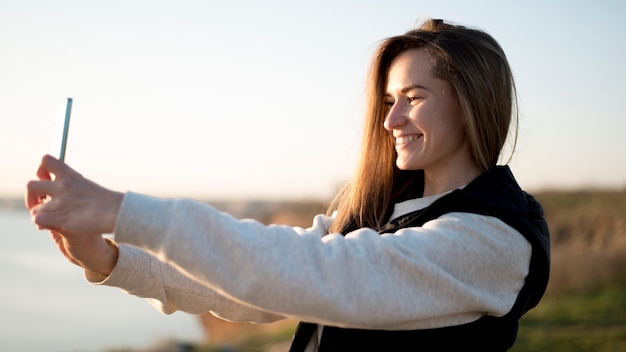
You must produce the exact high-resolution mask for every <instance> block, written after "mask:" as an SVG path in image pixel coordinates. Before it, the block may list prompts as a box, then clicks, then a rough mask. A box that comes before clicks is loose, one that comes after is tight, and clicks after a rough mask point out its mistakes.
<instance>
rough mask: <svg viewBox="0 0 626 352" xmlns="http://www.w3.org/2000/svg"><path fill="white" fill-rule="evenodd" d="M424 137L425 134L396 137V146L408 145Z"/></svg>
mask: <svg viewBox="0 0 626 352" xmlns="http://www.w3.org/2000/svg"><path fill="white" fill-rule="evenodd" d="M423 136H424V135H423V134H412V135H409V136H400V137H396V145H403V144H407V143H410V142H413V141H416V140H418V139H420V138H422V137H423Z"/></svg>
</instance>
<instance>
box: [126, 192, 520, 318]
mask: <svg viewBox="0 0 626 352" xmlns="http://www.w3.org/2000/svg"><path fill="white" fill-rule="evenodd" d="M329 221H330V219H328V218H325V217H323V216H318V217H316V218H315V220H314V224H313V226H312V227H311V228H309V229H306V230H305V229H301V228H297V227H296V228H292V227H288V226H278V225H270V226H264V225H263V224H261V223H259V222H256V221H253V220H237V219H234V218H233V217H231V216H230V215H228V214H225V213H222V212H219V211H217V210H216V209H214V208H212V207H211V206H209V205H206V204H203V203H199V202H194V201H190V200H185V199H176V200H166V199H158V198H152V197H147V196H143V195H139V194H134V193H128V194H126V196H125V197H124V201H123V203H122V208H121V210H120V214H119V216H118V222H117V224H116V229H115V239H116V240H117V241H118V242H120V243H128V244H131V245H133V246H137V247H139V248H143V249H145V250H147V251H149V252H151V253H153V254H154V255H155V256H156V257H158V259H159V260H160V261H163V262H166V263H173V264H174V265H175V266H176V267H177V268H180V270H181V272H183V273H185V274H186V275H188V276H190V277H193V278H194V280H197V281H198V282H200V283H201V284H202V285H203V286H206V287H207V288H208V289H209V290H210V291H212V292H219V293H220V295H223V297H225V298H226V299H227V300H230V301H233V302H241V303H242V305H244V306H246V307H248V306H249V307H255V308H256V309H258V310H260V311H264V312H271V313H272V314H275V315H278V316H285V317H289V318H294V319H298V320H305V321H310V322H315V323H320V324H325V325H335V326H340V327H354V328H376V329H421V328H435V327H441V326H450V325H458V324H463V323H467V322H471V321H474V320H476V319H478V318H480V317H481V316H483V315H494V316H502V315H504V314H506V313H507V312H508V311H509V310H510V309H511V307H512V306H513V303H514V301H515V299H516V297H517V294H518V293H519V291H520V289H521V287H522V286H523V283H524V278H525V277H526V275H527V273H528V267H529V261H530V252H531V247H530V244H529V243H528V242H527V241H526V239H525V238H524V237H523V236H522V235H521V234H520V233H519V232H517V231H516V230H515V229H513V228H511V227H510V226H508V225H506V224H504V223H503V222H502V221H500V220H498V219H496V218H493V217H487V216H481V215H476V214H468V213H450V214H447V215H445V216H442V217H440V218H438V219H435V220H433V221H430V222H427V223H426V224H424V226H422V227H420V228H408V229H402V230H400V231H398V232H396V233H393V234H385V235H382V236H381V235H379V234H378V233H377V232H376V231H374V230H372V229H367V228H363V229H359V230H357V231H354V232H352V233H348V234H345V236H342V235H340V234H330V235H327V236H324V234H325V233H326V230H327V228H328V225H329ZM209 300H210V299H209Z"/></svg>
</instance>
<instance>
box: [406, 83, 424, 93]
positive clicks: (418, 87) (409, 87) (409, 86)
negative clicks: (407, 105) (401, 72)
mask: <svg viewBox="0 0 626 352" xmlns="http://www.w3.org/2000/svg"><path fill="white" fill-rule="evenodd" d="M413 89H425V90H429V89H428V88H426V87H424V86H421V85H419V84H415V83H414V84H409V85H408V86H406V87H403V88H402V89H400V93H406V92H408V91H410V90H413Z"/></svg>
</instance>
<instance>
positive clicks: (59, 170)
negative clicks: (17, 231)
mask: <svg viewBox="0 0 626 352" xmlns="http://www.w3.org/2000/svg"><path fill="white" fill-rule="evenodd" d="M52 175H54V176H55V177H54V179H55V180H58V179H59V178H63V177H68V176H70V175H74V176H76V175H78V176H80V174H79V173H77V172H76V171H74V170H73V169H72V168H70V167H69V166H67V164H65V163H64V162H62V161H60V160H58V159H56V158H54V157H52V156H50V155H45V156H44V157H43V158H41V163H40V165H39V168H38V169H37V178H38V179H39V181H30V182H29V183H28V184H27V185H26V196H25V203H26V208H28V209H29V210H31V209H32V208H33V207H35V206H37V205H39V204H41V203H43V202H44V201H45V200H46V199H47V197H48V196H53V195H54V194H53V192H54V191H55V187H54V186H55V185H54V183H53V182H52V181H53V180H52Z"/></svg>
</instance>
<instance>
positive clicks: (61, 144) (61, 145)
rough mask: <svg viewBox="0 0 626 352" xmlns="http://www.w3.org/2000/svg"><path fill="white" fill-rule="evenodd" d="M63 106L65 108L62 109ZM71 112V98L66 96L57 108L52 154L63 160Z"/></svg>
mask: <svg viewBox="0 0 626 352" xmlns="http://www.w3.org/2000/svg"><path fill="white" fill-rule="evenodd" d="M63 107H64V108H65V109H63ZM71 114H72V98H67V101H66V102H65V104H63V106H61V107H60V108H59V116H58V117H57V123H56V133H55V136H54V137H53V150H52V154H53V155H54V156H56V157H57V158H58V159H59V160H61V161H65V150H66V149H67V135H68V132H69V129H70V116H71ZM57 153H58V154H57Z"/></svg>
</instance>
